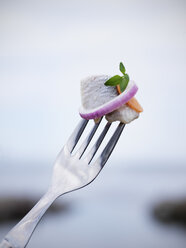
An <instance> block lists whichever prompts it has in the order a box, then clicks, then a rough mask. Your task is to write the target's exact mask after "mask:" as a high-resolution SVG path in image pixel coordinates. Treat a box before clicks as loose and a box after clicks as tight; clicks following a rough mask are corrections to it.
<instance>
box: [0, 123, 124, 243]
mask: <svg viewBox="0 0 186 248" xmlns="http://www.w3.org/2000/svg"><path fill="white" fill-rule="evenodd" d="M100 122H101V120H100V121H99V122H98V123H95V124H94V127H93V128H92V131H91V132H90V134H89V135H88V136H87V138H86V139H85V141H84V142H83V143H82V145H81V146H80V148H79V150H78V151H77V152H76V153H75V154H74V155H72V151H73V150H74V148H75V147H76V145H77V143H78V141H79V139H80V137H81V135H82V133H83V131H84V129H85V128H86V125H87V123H88V121H87V120H81V121H80V123H79V125H78V126H77V128H76V129H75V130H74V132H73V133H72V135H71V136H70V138H69V140H68V141H67V144H66V145H65V146H64V147H63V149H62V151H61V152H60V153H59V155H58V157H57V159H56V162H55V165H54V170H53V176H52V182H51V185H50V187H49V189H48V191H47V193H46V194H45V195H44V196H43V197H42V198H41V199H40V201H39V202H38V203H37V204H36V205H35V206H34V207H33V208H32V209H31V210H30V212H29V213H28V214H27V215H26V216H25V217H24V218H23V219H22V220H21V221H20V222H19V223H18V224H17V225H16V226H15V227H14V228H13V229H12V230H11V231H10V232H9V233H8V234H7V235H6V237H5V238H4V240H3V241H2V242H1V244H0V248H11V247H12V248H23V247H25V246H26V245H27V243H28V241H29V239H30V237H31V235H32V233H33V231H34V229H35V228H36V226H37V224H38V223H39V221H40V219H41V218H42V216H43V215H44V213H45V212H46V210H47V209H48V208H49V207H50V205H51V204H52V203H53V201H54V200H55V199H56V198H58V197H59V196H61V195H63V194H64V193H68V192H71V191H73V190H77V189H80V188H82V187H84V186H86V185H88V184H89V183H91V182H92V181H93V180H94V179H95V178H96V177H97V175H98V174H99V172H100V171H101V169H102V168H103V166H104V165H105V163H106V161H107V160H108V158H109V156H110V154H111V153H112V151H113V149H114V147H115V145H116V143H117V141H118V139H119V137H120V135H121V133H122V131H123V128H124V126H125V124H123V123H120V124H119V125H118V127H117V128H116V130H115V132H114V133H113V135H112V137H111V139H110V140H109V142H108V144H107V145H106V147H105V148H104V150H103V152H102V153H101V155H100V156H99V157H98V158H97V160H96V161H95V162H91V161H92V159H93V157H94V155H95V154H96V152H97V150H98V148H99V147H100V145H101V143H102V141H103V139H104V137H105V135H106V133H107V131H108V129H109V128H110V126H111V124H110V123H107V124H106V126H105V128H104V129H103V131H102V133H101V134H100V136H99V137H98V139H97V141H96V142H95V145H94V146H93V147H92V149H91V150H90V152H89V153H88V155H87V156H85V158H82V155H83V153H84V152H85V150H86V148H87V147H88V145H89V143H90V141H91V139H92V138H93V136H94V134H95V132H96V130H97V128H98V126H99V124H100Z"/></svg>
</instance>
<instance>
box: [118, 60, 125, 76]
mask: <svg viewBox="0 0 186 248" xmlns="http://www.w3.org/2000/svg"><path fill="white" fill-rule="evenodd" d="M119 69H120V71H121V72H122V73H123V74H124V75H125V71H126V70H125V66H124V65H123V63H122V62H120V64H119Z"/></svg>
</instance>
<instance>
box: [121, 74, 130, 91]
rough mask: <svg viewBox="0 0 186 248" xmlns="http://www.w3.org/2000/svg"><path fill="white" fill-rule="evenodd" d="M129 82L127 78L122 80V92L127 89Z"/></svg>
mask: <svg viewBox="0 0 186 248" xmlns="http://www.w3.org/2000/svg"><path fill="white" fill-rule="evenodd" d="M128 82H129V80H128V78H126V77H123V78H122V80H121V83H120V90H121V92H123V91H124V90H125V89H126V88H127V85H128Z"/></svg>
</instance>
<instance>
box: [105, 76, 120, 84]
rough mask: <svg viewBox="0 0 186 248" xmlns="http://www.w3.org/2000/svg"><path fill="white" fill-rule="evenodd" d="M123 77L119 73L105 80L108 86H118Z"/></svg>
mask: <svg viewBox="0 0 186 248" xmlns="http://www.w3.org/2000/svg"><path fill="white" fill-rule="evenodd" d="M121 80H122V77H121V76H119V75H116V76H113V77H111V78H110V79H108V80H107V81H106V82H105V85H106V86H116V85H118V84H120V82H121Z"/></svg>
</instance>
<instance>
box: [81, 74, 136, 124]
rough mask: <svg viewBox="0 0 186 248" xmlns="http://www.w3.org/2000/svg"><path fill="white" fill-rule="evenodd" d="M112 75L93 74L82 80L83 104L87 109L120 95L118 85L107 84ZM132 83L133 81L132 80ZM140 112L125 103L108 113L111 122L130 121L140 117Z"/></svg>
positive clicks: (96, 106)
mask: <svg viewBox="0 0 186 248" xmlns="http://www.w3.org/2000/svg"><path fill="white" fill-rule="evenodd" d="M109 78H110V77H109V76H107V75H101V76H100V75H99V76H91V77H88V78H86V79H84V80H82V81H81V99H82V106H83V107H84V108H85V109H93V108H98V107H99V106H101V105H102V104H104V103H106V102H108V101H110V100H112V99H113V98H114V97H116V96H118V92H117V89H116V87H111V86H105V85H104V83H105V82H106V81H107V80H108V79H109ZM130 83H133V82H132V81H130ZM138 116H139V113H138V112H136V111H135V110H133V109H131V108H130V107H129V106H128V105H126V104H124V105H122V107H120V108H119V109H117V110H115V111H113V112H111V113H109V114H107V115H106V119H107V120H108V121H109V122H113V121H121V122H123V123H129V122H131V121H133V120H134V119H136V118H138Z"/></svg>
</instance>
